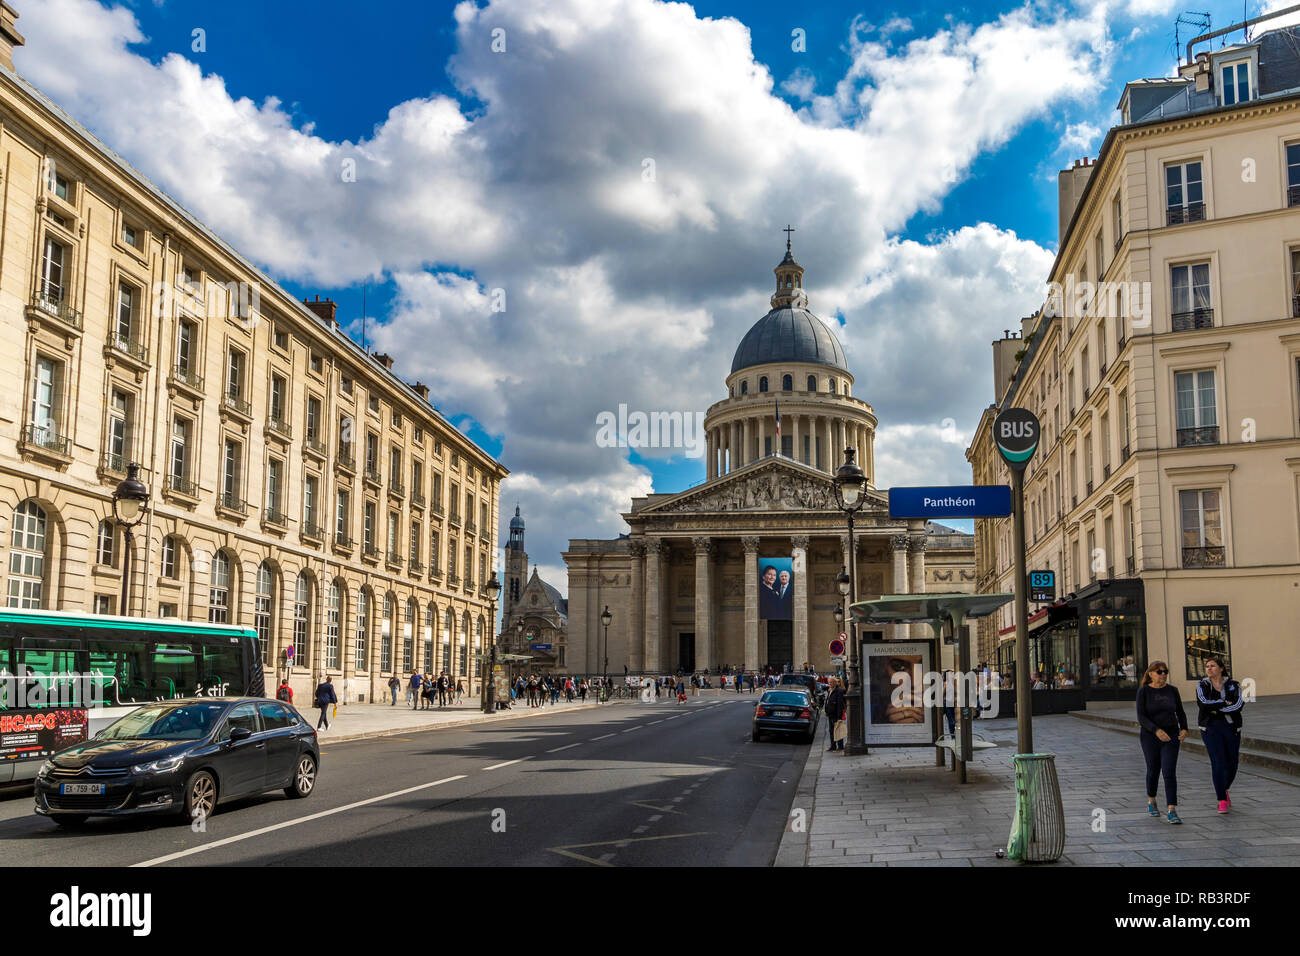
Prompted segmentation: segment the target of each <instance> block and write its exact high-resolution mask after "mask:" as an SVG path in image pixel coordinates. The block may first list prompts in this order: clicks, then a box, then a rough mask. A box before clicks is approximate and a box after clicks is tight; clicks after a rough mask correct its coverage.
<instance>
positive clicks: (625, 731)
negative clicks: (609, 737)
mask: <svg viewBox="0 0 1300 956" xmlns="http://www.w3.org/2000/svg"><path fill="white" fill-rule="evenodd" d="M640 729H641V727H640V726H639V725H638V726H636V727H629V728H628V729H627V730H624V731H622V733H625V734H630V733H631V732H632V731H634V730H640Z"/></svg>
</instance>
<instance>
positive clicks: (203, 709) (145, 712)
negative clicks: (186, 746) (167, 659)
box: [97, 701, 226, 740]
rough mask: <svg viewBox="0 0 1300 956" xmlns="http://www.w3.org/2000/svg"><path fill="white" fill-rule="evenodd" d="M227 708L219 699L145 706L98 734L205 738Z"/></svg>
mask: <svg viewBox="0 0 1300 956" xmlns="http://www.w3.org/2000/svg"><path fill="white" fill-rule="evenodd" d="M225 709H226V705H225V704H221V703H217V702H216V701H199V702H197V703H193V704H181V705H179V706H177V705H175V704H157V705H154V706H150V707H141V708H139V709H138V710H133V711H131V713H129V714H127V715H126V716H125V717H123V718H122V719H121V720H119V721H117V722H116V723H114V724H112V725H110V726H108V727H106V728H104V729H103V730H102V731H100V732H99V734H98V735H97V736H98V738H99V739H100V740H201V739H202V738H203V737H205V736H207V734H208V731H210V730H211V729H212V727H213V726H214V725H215V724H216V722H217V720H218V718H220V716H221V714H222V712H223V711H224V710H225Z"/></svg>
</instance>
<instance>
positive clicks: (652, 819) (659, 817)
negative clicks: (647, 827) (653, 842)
mask: <svg viewBox="0 0 1300 956" xmlns="http://www.w3.org/2000/svg"><path fill="white" fill-rule="evenodd" d="M663 818H664V815H663V814H662V813H656V814H655V815H654V816H652V817H650V822H651V823H658V822H659V821H660V820H662V819H663Z"/></svg>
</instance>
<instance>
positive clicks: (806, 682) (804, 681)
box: [777, 674, 826, 707]
mask: <svg viewBox="0 0 1300 956" xmlns="http://www.w3.org/2000/svg"><path fill="white" fill-rule="evenodd" d="M777 686H778V687H780V688H781V689H782V690H785V689H786V688H788V687H791V686H794V687H804V688H806V689H807V690H808V693H810V694H812V697H813V700H815V701H817V706H818V707H824V706H826V685H825V684H819V683H817V678H816V677H814V676H813V675H812V674H782V675H781V679H780V680H779V681H777Z"/></svg>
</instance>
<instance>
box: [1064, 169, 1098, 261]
mask: <svg viewBox="0 0 1300 956" xmlns="http://www.w3.org/2000/svg"><path fill="white" fill-rule="evenodd" d="M1092 169H1093V166H1092V160H1090V159H1088V158H1087V157H1084V158H1083V159H1076V160H1075V161H1074V165H1073V166H1072V167H1070V168H1069V169H1063V170H1061V172H1060V173H1059V174H1058V175H1057V177H1056V184H1057V198H1058V217H1059V221H1058V223H1057V242H1058V243H1064V242H1065V230H1066V228H1067V227H1068V226H1069V225H1070V220H1071V219H1072V218H1073V217H1074V210H1075V209H1077V208H1078V206H1079V200H1080V199H1081V198H1083V190H1084V188H1085V187H1086V186H1087V185H1088V180H1089V179H1090V178H1091V176H1092Z"/></svg>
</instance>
